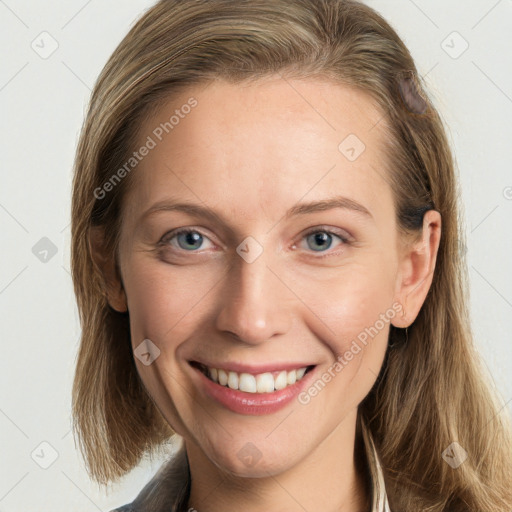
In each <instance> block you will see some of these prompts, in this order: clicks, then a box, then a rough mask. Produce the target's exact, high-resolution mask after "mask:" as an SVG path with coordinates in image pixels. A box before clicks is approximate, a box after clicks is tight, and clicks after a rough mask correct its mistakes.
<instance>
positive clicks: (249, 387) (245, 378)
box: [239, 373, 273, 393]
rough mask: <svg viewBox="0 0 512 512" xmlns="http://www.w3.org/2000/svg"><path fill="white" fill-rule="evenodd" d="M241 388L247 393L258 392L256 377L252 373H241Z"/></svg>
mask: <svg viewBox="0 0 512 512" xmlns="http://www.w3.org/2000/svg"><path fill="white" fill-rule="evenodd" d="M239 389H240V391H245V392H246V393H256V390H257V389H258V388H257V386H256V377H254V375H251V374H250V373H241V374H240V385H239ZM272 391H273V390H272Z"/></svg>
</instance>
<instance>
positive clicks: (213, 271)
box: [91, 77, 441, 512]
mask: <svg viewBox="0 0 512 512" xmlns="http://www.w3.org/2000/svg"><path fill="white" fill-rule="evenodd" d="M191 96H193V97H194V98H196V99H197V101H198V105H197V106H196V107H195V108H194V109H192V111H191V112H190V113H189V114H188V115H187V116H185V118H184V119H181V120H180V122H179V124H178V125H177V126H175V127H174V129H173V130H172V132H170V133H169V134H168V135H166V136H165V137H164V138H163V140H162V141H161V142H159V143H158V144H157V146H156V147H155V148H154V149H152V150H151V151H150V152H149V154H148V155H147V156H146V157H145V158H144V159H143V160H142V161H141V162H140V164H139V165H138V166H137V168H136V170H134V171H133V174H132V175H131V176H130V179H134V180H135V181H134V183H133V184H134V187H132V188H131V190H130V191H129V193H128V196H127V197H126V201H125V202H124V206H125V207H124V209H123V223H122V227H121V238H120V261H119V268H120V274H121V275H120V276H119V275H118V274H117V273H116V271H115V268H114V265H113V262H112V261H111V260H110V259H109V258H108V257H107V256H105V255H104V254H103V253H102V252H101V233H99V232H93V233H92V237H91V242H92V247H93V251H94V254H95V258H97V261H98V262H99V263H100V264H101V265H102V268H103V270H104V274H105V279H106V282H107V283H108V284H107V286H108V296H109V302H110V305H111V306H112V307H114V308H115V309H117V310H118V311H126V310H127V309H128V311H129V312H130V327H131V333H132V345H133V348H134V349H135V348H136V347H137V346H138V345H139V344H140V343H141V342H142V340H144V339H146V338H149V339H150V340H152V341H153V343H154V344H155V345H157V346H158V348H159V349H160V351H161V352H160V355H159V357H158V358H157V359H155V360H154V361H153V362H152V363H151V364H150V365H148V366H145V365H143V364H142V363H141V362H140V361H139V360H138V358H135V363H136V364H137V369H138V371H139V373H140V376H141V378H142V381H143V383H144V385H145V387H146V389H147V390H148V392H149V393H150V394H151V396H152V397H153V399H154V401H155V403H156V405H157V407H158V408H159V410H160V411H161V412H162V414H163V415H164V417H165V418H166V420H167V421H168V422H169V424H170V425H171V426H172V427H173V429H174V430H175V431H176V432H178V433H179V434H180V435H181V436H183V438H184V440H185V444H186V449H187V453H188V457H189V461H190V469H191V475H192V488H191V496H190V501H189V506H190V507H194V508H196V509H197V510H198V511H199V512H216V511H218V510H224V511H225V512H231V511H239V510H245V511H248V512H253V511H261V510H273V511H282V512H284V511H287V512H295V511H301V512H303V511H304V510H323V511H326V512H328V511H329V512H334V511H338V512H339V511H344V512H362V511H366V510H369V502H368V498H369V496H368V490H367V488H366V486H365V481H366V480H367V476H366V475H365V474H361V473H359V472H358V470H357V469H356V465H355V450H354V443H355V426H356V418H357V407H358V405H359V403H360V402H361V401H362V400H363V398H364V397H365V396H366V395H367V394H368V392H369V391H370V389H371V387H372V385H373V384H374V382H375V380H376V377H377V375H378V373H379V371H380V368H381V366H382V362H383V359H384V355H385V351H386V348H387V342H388V334H389V322H386V323H385V326H384V328H382V329H381V330H380V331H379V332H378V334H377V335H376V336H374V337H373V338H370V342H369V343H368V344H367V345H366V346H364V345H363V346H362V348H363V349H362V350H361V351H360V352H359V353H358V354H357V355H355V356H354V358H353V359H352V360H351V361H350V362H349V363H348V364H347V365H346V366H345V367H344V368H343V370H342V371H340V372H338V373H336V376H335V377H334V378H333V379H332V380H331V381H330V382H329V383H328V384H327V385H326V386H325V388H324V389H323V390H322V391H321V392H319V393H318V395H317V396H315V397H314V398H313V399H311V401H310V402H309V403H307V404H301V403H299V402H297V401H292V403H291V404H289V405H287V406H286V407H285V408H284V409H282V410H280V411H278V412H275V413H272V414H266V415H263V416H252V415H243V414H237V413H234V412H231V411H229V410H227V409H225V408H224V407H222V406H221V405H219V404H217V403H215V402H214V401H212V400H211V399H209V398H208V397H206V396H204V395H203V394H202V393H201V392H200V391H199V389H198V387H197V380H198V379H197V376H196V374H195V372H194V370H193V369H192V368H191V367H190V366H189V365H188V363H187V360H190V359H194V358H201V357H207V358H210V359H214V360H216V361H218V360H222V361H224V360H226V361H230V362H231V361H240V362H247V363H250V364H256V363H264V362H274V361H294V362H296V361H310V362H311V363H312V364H317V365H318V366H319V367H320V368H319V369H317V370H319V372H320V373H323V372H325V371H327V369H328V368H329V367H330V366H331V365H332V364H333V362H334V361H335V360H336V358H337V357H338V356H339V355H343V354H344V353H345V352H346V351H347V350H348V349H349V348H350V345H351V342H352V341H353V340H354V339H356V338H357V336H358V334H359V333H361V332H362V331H364V329H365V328H367V327H370V326H373V325H374V324H375V322H376V320H378V319H379V318H381V317H380V316H379V315H381V314H383V313H385V312H386V311H387V310H390V309H391V308H392V305H393V304H399V305H400V306H402V307H403V308H404V309H405V312H406V314H405V315H404V316H402V315H401V314H396V315H395V316H394V318H393V319H392V320H391V323H392V324H393V325H395V326H397V327H406V326H408V325H410V324H411V323H412V322H413V321H414V319H415V317H416V316H417V314H418V312H419V310H420V308H421V305H422V304H423V302H424V300H425V297H426V295H427V292H428V289H429V287H430V285H431V282H432V273H433V270H434V266H435V259H436V254H437V250H438V247H439V241H440V235H441V218H440V215H439V213H438V212H436V211H429V212H427V214H425V217H424V224H423V230H422V232H421V233H420V235H419V238H418V239H416V240H414V243H413V242H412V241H410V243H405V241H404V240H402V239H401V238H400V237H399V235H398V231H397V226H396V221H395V208H394V204H393V198H392V193H391V189H390V186H389V184H388V183H387V181H386V176H385V174H384V170H383V164H382V162H383V159H384V155H383V151H382V141H383V140H384V138H385V137H386V132H385V129H384V123H378V122H379V120H381V119H382V114H381V113H380V112H379V111H378V110H377V109H376V108H375V107H374V105H373V103H372V102H371V101H370V99H369V97H367V96H366V95H365V94H364V93H362V92H360V91H357V90H354V89H351V88H348V87H346V86H341V85H337V84H332V83H328V82H327V81H320V80H313V79H307V80H284V79H281V78H280V77H276V78H268V79H265V80H261V81H259V82H257V83H253V84H250V85H231V84H228V83H227V82H223V81H216V82H214V83H212V84H209V85H207V86H205V85H201V86H195V87H193V88H190V89H189V90H188V91H186V93H183V94H181V95H180V96H179V97H175V98H173V99H172V100H169V101H168V102H167V103H166V104H165V105H164V106H163V107H162V108H161V109H160V110H159V111H158V114H157V115H156V116H154V117H153V118H151V119H148V120H147V121H146V122H145V123H144V125H143V126H142V127H141V130H140V145H142V144H143V143H144V142H145V140H146V138H147V136H148V135H150V134H151V133H152V132H153V130H154V129H155V127H157V126H158V125H159V123H160V122H164V121H165V120H167V119H169V117H170V116H171V115H172V114H173V112H174V110H175V109H176V108H179V107H180V106H181V105H183V104H185V103H186V102H187V100H188V99H189V98H190V97H191ZM348 134H356V135H357V136H358V137H359V139H361V140H362V141H363V142H364V144H365V146H366V149H365V150H364V151H363V153H362V154H361V155H360V156H359V157H358V158H357V159H356V160H355V161H349V160H348V159H347V158H346V157H345V156H344V155H343V154H342V153H341V152H340V150H339V149H338V146H339V144H340V142H342V141H343V140H344V139H345V137H346V136H347V135H348ZM334 195H343V196H345V197H348V198H351V199H353V200H354V201H357V202H358V203H360V204H362V205H363V206H365V207H366V208H367V209H368V210H369V212H370V213H371V217H370V216H364V215H361V214H360V213H357V212H354V211H351V210H348V209H331V210H325V211H320V212H315V213H309V214H305V215H296V216H292V217H290V218H285V212H286V211H287V210H288V209H289V208H291V207H292V206H294V205H296V204H297V203H304V202H310V201H316V200H320V199H325V198H329V197H332V196H334ZM170 197H173V198H175V199H179V200H180V202H182V201H186V202H191V203H195V204H201V205H203V206H204V205H207V206H209V207H211V208H213V209H215V210H216V211H217V212H218V214H219V215H220V216H222V218H224V219H225V220H226V223H227V225H226V226H223V225H222V224H220V223H219V222H218V221H217V220H216V219H215V218H213V217H195V216H191V215H189V214H186V213H183V212H176V211H160V212H158V213H154V214H152V215H150V216H149V217H146V218H145V220H144V221H141V217H142V215H143V213H144V212H146V211H147V210H148V209H149V208H150V207H151V206H152V205H154V204H155V203H157V202H159V201H162V200H164V199H168V198H170ZM181 227H192V228H195V229H197V231H198V232H199V233H200V234H201V235H203V238H202V240H201V239H199V241H198V242H197V243H196V244H195V245H194V243H193V242H190V239H189V240H187V239H186V236H185V235H181V236H180V237H174V238H173V239H169V238H168V239H167V242H166V245H165V244H163V245H161V246H159V245H158V242H159V240H161V239H162V237H164V235H166V234H168V233H170V232H171V231H172V230H175V229H176V228H181ZM316 227H318V229H317V230H316V231H315V232H317V233H318V232H320V234H321V233H322V232H323V231H324V230H325V229H332V230H338V233H339V234H340V235H342V236H345V237H347V238H348V242H347V243H344V242H343V241H342V240H341V239H340V238H338V236H337V234H333V235H331V238H330V237H329V236H328V235H325V236H327V239H326V241H325V242H324V244H323V245H322V241H321V240H320V242H318V238H317V239H316V240H317V241H315V238H314V236H312V235H311V234H309V236H306V231H307V230H308V229H310V228H316ZM171 236H172V235H171ZM248 236H251V237H253V238H254V239H255V240H257V241H258V243H259V244H261V246H262V248H263V252H262V254H261V255H260V256H259V257H258V258H257V259H256V260H255V261H253V262H252V263H248V262H247V261H245V260H244V259H243V258H241V257H240V256H239V255H238V253H237V252H236V248H237V246H238V245H239V244H240V243H241V242H242V241H243V240H244V239H245V238H246V237H248ZM171 240H172V241H171ZM180 240H181V242H180ZM180 243H181V245H180ZM187 244H188V245H187ZM189 247H190V248H189ZM322 255H328V256H325V257H323V258H322V257H321V256H322ZM249 442H250V443H252V444H253V445H255V446H256V447H257V449H258V450H259V452H260V453H261V459H260V460H259V461H258V463H257V464H256V465H254V466H248V465H247V464H246V463H244V461H243V460H242V459H241V458H239V457H238V456H237V454H238V452H239V450H241V449H242V448H243V447H244V445H246V443H249Z"/></svg>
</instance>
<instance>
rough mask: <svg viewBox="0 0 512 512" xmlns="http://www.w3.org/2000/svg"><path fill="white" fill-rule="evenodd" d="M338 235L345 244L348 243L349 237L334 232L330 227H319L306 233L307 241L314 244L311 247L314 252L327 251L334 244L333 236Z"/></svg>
mask: <svg viewBox="0 0 512 512" xmlns="http://www.w3.org/2000/svg"><path fill="white" fill-rule="evenodd" d="M333 236H334V237H336V238H338V239H339V240H341V241H342V242H343V243H344V244H346V243H348V239H347V238H346V237H344V236H342V235H341V234H338V233H334V232H333V231H330V230H328V229H318V228H315V230H312V231H309V232H308V233H306V234H305V235H304V238H306V240H307V241H310V242H311V244H312V245H309V247H310V248H311V249H312V250H313V251H314V252H326V250H327V249H330V247H331V245H332V237H333ZM323 249H324V250H323Z"/></svg>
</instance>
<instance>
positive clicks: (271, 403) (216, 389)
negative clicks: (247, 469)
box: [191, 366, 316, 416]
mask: <svg viewBox="0 0 512 512" xmlns="http://www.w3.org/2000/svg"><path fill="white" fill-rule="evenodd" d="M191 368H192V369H193V370H195V372H196V373H198V374H199V379H200V386H201V389H202V390H203V391H204V393H205V394H206V395H207V396H208V397H210V398H213V399H214V400H215V401H216V402H218V403H219V404H221V405H223V406H224V407H226V408H227V409H229V410H230V411H233V412H236V413H239V414H250V415H253V416H260V415H263V414H272V413H273V412H276V411H279V410H280V409H283V408H284V407H286V405H288V404H289V403H290V402H291V401H292V400H293V399H294V398H296V397H297V395H299V394H300V393H301V392H302V390H303V389H304V388H306V387H307V386H308V384H309V382H310V381H311V375H312V374H313V373H314V372H315V370H316V367H315V368H313V369H312V370H310V371H309V372H308V373H306V374H305V375H304V376H303V377H302V379H301V380H299V381H298V382H296V383H295V384H292V385H290V386H287V387H286V388H284V389H280V390H279V391H274V392H273V393H246V392H244V391H239V390H236V389H231V388H228V387H226V386H221V385H220V384H217V383H216V382H213V381H212V380H210V379H209V378H208V377H207V376H206V375H205V374H204V373H203V372H202V371H201V370H199V369H198V368H194V367H193V366H192V367H191Z"/></svg>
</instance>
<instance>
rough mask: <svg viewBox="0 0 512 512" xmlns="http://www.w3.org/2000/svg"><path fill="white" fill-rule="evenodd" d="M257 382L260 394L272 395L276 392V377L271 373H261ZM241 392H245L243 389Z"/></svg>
mask: <svg viewBox="0 0 512 512" xmlns="http://www.w3.org/2000/svg"><path fill="white" fill-rule="evenodd" d="M255 381H256V389H257V390H258V393H271V392H272V391H274V377H273V376H272V374H271V373H268V372H267V373H260V374H259V375H258V376H257V377H256V379H255ZM240 389H241V388H240ZM241 391H245V390H244V389H241Z"/></svg>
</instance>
